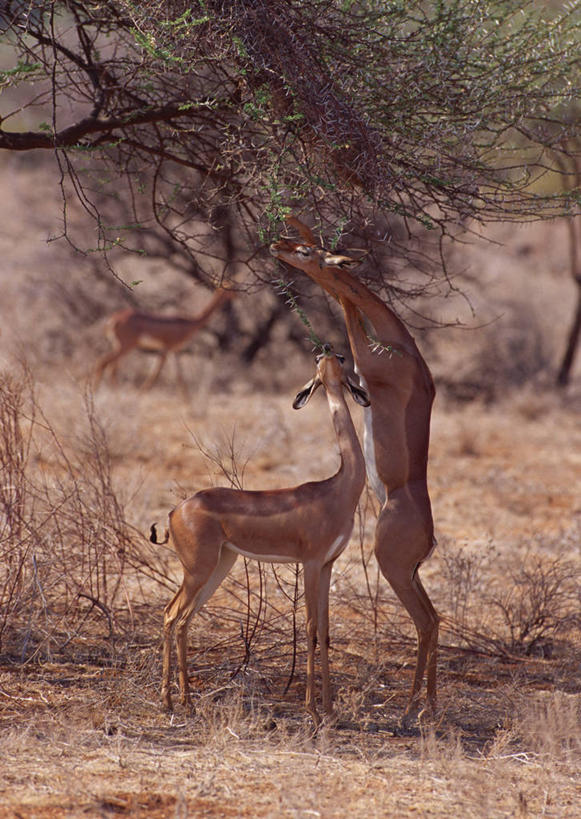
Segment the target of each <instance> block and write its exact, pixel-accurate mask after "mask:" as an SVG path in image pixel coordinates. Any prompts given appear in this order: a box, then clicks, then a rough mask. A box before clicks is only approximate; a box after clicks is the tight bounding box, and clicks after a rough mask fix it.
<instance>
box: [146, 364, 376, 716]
mask: <svg viewBox="0 0 581 819" xmlns="http://www.w3.org/2000/svg"><path fill="white" fill-rule="evenodd" d="M321 384H322V385H323V386H324V387H325V391H326V396H327V401H328V404H329V410H330V412H331V416H332V419H333V425H334V427H335V433H336V435H337V443H338V445H339V451H340V456H341V464H340V467H339V470H338V472H337V473H336V474H335V475H333V476H332V477H330V478H327V479H326V480H323V481H318V482H309V483H305V484H301V485H300V486H297V487H293V488H291V489H279V490H273V491H263V492H250V491H241V490H236V489H228V488H214V489H208V490H204V491H201V492H198V493H197V494H196V495H194V496H193V497H191V498H189V499H188V500H185V501H183V502H182V503H181V504H180V505H179V506H178V507H176V508H175V509H174V510H173V512H172V513H171V514H170V528H169V533H171V539H172V542H173V545H174V547H175V549H176V551H177V553H178V556H179V558H180V560H181V562H182V565H183V568H184V580H183V582H182V585H181V588H180V589H179V591H178V592H177V594H176V595H175V597H174V599H173V600H172V601H171V602H170V603H169V604H168V606H167V607H166V610H165V620H164V650H163V682H162V699H163V702H164V704H165V705H166V707H168V708H171V696H170V691H169V685H170V667H171V636H172V631H173V627H174V625H175V626H176V642H177V650H178V665H179V677H180V689H181V699H182V702H183V703H184V704H187V703H189V699H190V694H189V684H188V674H187V662H186V641H187V627H188V623H189V621H190V618H191V616H192V615H193V614H194V613H195V612H197V611H199V610H200V608H201V607H202V606H203V605H204V603H205V602H206V601H207V600H208V599H209V598H210V597H211V595H212V594H213V592H214V591H215V590H216V589H217V588H218V586H219V585H220V583H221V582H222V580H223V579H224V578H225V577H226V575H227V574H228V572H229V571H230V569H231V568H232V566H233V564H234V562H235V561H236V558H237V556H238V555H239V554H242V555H244V556H245V557H250V558H252V559H253V560H259V561H264V562H270V563H302V564H303V566H304V577H305V579H304V583H305V600H306V608H307V643H308V658H307V694H306V703H305V705H306V709H307V711H308V712H309V714H310V715H311V716H312V718H313V720H314V722H315V725H318V724H319V721H320V719H319V715H318V712H317V709H316V706H315V698H314V662H315V645H316V642H317V637H318V641H319V646H320V661H321V676H322V691H323V707H324V710H325V712H326V713H327V714H328V715H330V714H331V713H332V702H331V689H330V683H329V666H328V633H329V610H328V605H329V585H330V581H331V570H332V567H333V563H334V561H335V560H336V559H337V557H338V556H339V555H340V554H341V553H342V551H343V550H344V549H345V547H346V546H347V543H348V541H349V538H350V536H351V532H352V529H353V521H354V515H355V508H356V506H357V503H358V501H359V497H360V495H361V492H362V491H363V487H364V485H365V461H364V458H363V453H362V451H361V446H360V444H359V439H358V438H357V433H356V431H355V427H354V425H353V421H352V419H351V415H350V413H349V409H348V407H347V404H346V401H345V398H344V395H343V388H346V389H348V390H349V392H350V393H351V395H352V396H353V398H354V400H355V401H357V403H359V404H362V405H363V406H366V405H367V403H368V398H367V393H366V391H365V390H362V389H361V388H360V387H359V386H358V385H356V384H354V383H353V382H352V381H350V380H349V378H348V377H346V376H345V374H344V373H343V370H342V366H341V363H340V361H339V357H338V356H335V355H334V354H333V353H332V352H331V351H330V349H328V350H327V351H326V353H325V354H324V355H322V356H320V357H319V359H318V364H317V371H316V374H315V377H314V378H313V379H311V381H309V383H308V384H306V385H305V387H304V388H303V389H302V390H301V391H300V392H299V393H298V395H297V397H296V398H295V401H294V404H293V406H294V407H295V409H299V408H301V407H303V406H304V405H305V404H306V403H307V402H308V400H309V399H310V397H311V396H312V394H313V393H314V391H315V390H316V389H317V387H319V386H320V385H321ZM169 533H168V534H169ZM151 537H152V540H153V541H154V542H157V538H156V535H155V524H154V525H153V526H152V533H151Z"/></svg>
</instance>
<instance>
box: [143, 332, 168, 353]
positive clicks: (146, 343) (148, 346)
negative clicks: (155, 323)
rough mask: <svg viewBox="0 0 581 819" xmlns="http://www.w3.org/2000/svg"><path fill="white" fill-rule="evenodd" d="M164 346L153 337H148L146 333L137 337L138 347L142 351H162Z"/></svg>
mask: <svg viewBox="0 0 581 819" xmlns="http://www.w3.org/2000/svg"><path fill="white" fill-rule="evenodd" d="M165 346H166V345H165V344H164V343H163V341H161V340H160V339H159V338H156V337H155V336H149V335H147V334H146V333H144V334H143V335H141V336H139V347H141V349H142V350H163V349H164V348H165Z"/></svg>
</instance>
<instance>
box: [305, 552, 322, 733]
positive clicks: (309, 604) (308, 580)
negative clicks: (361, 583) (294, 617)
mask: <svg viewBox="0 0 581 819" xmlns="http://www.w3.org/2000/svg"><path fill="white" fill-rule="evenodd" d="M319 579H320V569H319V568H318V567H317V568H314V567H312V566H306V565H305V602H306V609H307V693H306V697H305V708H306V710H307V712H308V713H309V714H310V715H311V717H312V718H313V722H314V723H315V728H318V727H319V725H320V723H321V718H320V717H319V714H318V712H317V708H316V705H315V648H316V646H317V622H318V603H319Z"/></svg>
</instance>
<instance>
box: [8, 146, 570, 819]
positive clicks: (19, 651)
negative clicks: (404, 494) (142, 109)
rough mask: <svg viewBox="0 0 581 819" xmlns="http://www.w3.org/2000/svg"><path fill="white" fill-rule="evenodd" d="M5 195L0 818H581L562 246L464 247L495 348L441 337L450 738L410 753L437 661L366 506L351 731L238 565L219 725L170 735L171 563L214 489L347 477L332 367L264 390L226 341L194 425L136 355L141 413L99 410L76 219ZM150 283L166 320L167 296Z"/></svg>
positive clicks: (339, 575)
mask: <svg viewBox="0 0 581 819" xmlns="http://www.w3.org/2000/svg"><path fill="white" fill-rule="evenodd" d="M2 174H3V179H4V184H5V190H10V191H11V192H10V195H9V196H7V197H5V198H4V201H3V204H2V215H1V218H0V251H1V255H0V258H1V259H2V263H1V264H2V267H1V275H2V288H3V303H2V307H1V309H2V332H3V334H2V337H1V341H2V353H1V356H2V360H1V369H2V400H1V412H2V419H1V420H2V453H3V458H4V461H3V472H4V474H3V478H2V492H3V496H2V501H3V515H4V518H3V520H2V524H1V525H2V528H1V540H0V543H1V548H2V551H3V557H2V559H3V561H4V574H3V586H2V589H1V595H2V597H1V599H0V602H1V603H2V609H1V611H2V622H1V623H0V628H1V629H2V631H1V638H2V645H1V651H2V654H1V655H0V663H1V665H0V721H1V722H0V725H1V733H0V747H1V751H2V755H3V758H4V764H3V765H2V766H1V770H0V802H1V806H0V816H23V817H33V816H38V817H50V816H115V815H121V816H122V815H131V816H152V817H155V816H160V817H161V816H174V815H175V816H225V817H228V816H269V817H270V816H282V817H287V816H288V817H309V816H322V817H342V816H365V817H368V816H378V817H379V816H407V815H408V814H419V815H426V816H446V817H448V816H451V815H455V814H456V815H459V816H463V817H473V816H474V817H476V816H478V817H480V816H486V817H501V816H502V817H505V816H554V817H574V816H579V815H580V814H581V784H580V781H579V777H578V771H579V766H580V761H581V725H580V719H579V718H580V715H581V708H580V660H581V638H580V635H579V577H580V565H581V564H580V553H579V544H580V534H581V428H580V422H579V417H580V416H579V410H580V407H581V373H580V371H579V366H577V370H576V372H575V373H574V382H573V384H572V385H571V387H570V388H569V389H568V390H567V391H565V392H561V393H559V394H557V393H556V392H555V390H554V389H553V387H552V378H553V377H554V370H555V367H556V362H557V360H558V355H559V353H560V352H561V350H562V347H563V344H564V338H565V333H566V329H567V326H568V322H569V320H570V312H571V310H572V302H573V296H574V292H573V291H574V288H573V285H572V284H571V282H570V281H569V280H568V278H567V271H566V265H567V258H566V251H567V248H566V234H565V231H564V228H563V226H562V225H560V224H558V223H557V224H554V225H550V226H535V227H532V228H527V229H526V230H525V229H524V228H523V229H520V230H516V231H515V229H514V228H510V229H503V228H502V227H500V228H498V229H497V230H496V232H495V238H497V239H500V240H502V241H503V242H504V244H503V245H497V244H487V245H481V246H479V247H478V248H472V249H467V248H463V249H462V254H463V259H462V266H463V267H465V268H466V269H469V270H470V272H471V275H472V281H471V282H469V283H468V284H467V287H468V290H469V291H471V292H470V296H471V300H472V302H473V304H474V306H475V307H476V310H477V321H476V322H473V323H479V324H481V325H482V326H481V327H480V329H476V330H472V331H466V330H461V331H454V332H452V331H440V332H439V333H433V332H431V333H429V334H421V335H419V336H418V341H419V343H420V346H421V349H422V351H423V353H424V355H425V357H426V359H427V360H428V362H429V364H430V366H431V367H432V369H433V371H434V374H435V376H436V380H437V385H438V387H439V396H438V399H437V401H436V405H435V410H434V418H433V427H432V444H431V453H430V473H429V474H430V487H431V494H432V500H433V507H434V517H435V522H436V533H437V537H438V542H439V543H438V548H437V549H436V551H435V553H434V555H433V557H432V558H431V559H430V561H429V562H428V563H427V564H426V565H425V566H424V567H423V568H422V572H421V574H422V578H423V581H424V584H425V586H426V588H427V589H428V591H429V593H430V595H431V596H432V599H433V600H434V603H435V604H436V606H437V608H438V610H439V612H440V613H441V615H442V628H441V649H440V657H439V712H438V715H437V718H436V720H435V722H434V723H433V724H432V723H427V722H420V724H419V725H418V729H417V731H412V732H410V733H407V734H406V733H403V732H402V731H401V730H400V728H399V719H400V716H401V714H402V711H403V709H404V707H405V703H406V697H407V693H408V690H409V685H410V682H411V674H412V671H413V661H414V656H415V638H414V634H413V630H412V628H410V623H409V620H408V618H407V617H406V616H405V614H404V613H403V611H402V609H401V607H400V606H399V605H398V604H397V603H396V601H395V599H394V596H393V595H392V593H391V591H390V589H389V588H388V586H387V584H386V583H385V582H384V581H383V580H382V579H381V578H378V576H377V569H376V564H375V560H374V558H373V554H372V533H373V524H374V517H375V513H376V508H375V506H374V503H373V500H372V499H371V498H370V497H365V498H364V499H363V502H362V506H361V512H360V515H359V517H358V520H357V522H356V526H355V530H354V535H353V539H352V542H351V544H350V546H349V548H348V549H347V550H346V552H345V553H344V554H343V556H342V557H341V558H340V559H339V561H338V562H337V564H336V567H335V571H334V576H333V584H332V593H331V595H332V596H331V640H332V650H331V663H332V669H331V670H332V681H333V687H334V695H335V700H336V710H337V723H336V725H334V726H323V728H322V729H321V730H320V731H319V733H318V734H317V735H316V736H313V733H312V726H311V724H310V721H309V719H308V718H307V717H306V716H305V715H304V714H303V711H302V700H303V697H304V681H305V653H304V645H305V640H304V633H303V632H304V630H303V612H302V601H301V599H300V585H299V587H298V590H297V587H296V585H295V575H294V571H293V569H292V568H284V569H280V570H277V574H276V576H275V575H273V573H272V571H271V569H270V568H268V569H266V570H264V571H263V572H261V573H259V572H258V570H257V568H256V566H249V567H248V569H246V567H245V566H244V564H243V562H242V561H241V560H240V561H239V562H238V563H237V565H236V567H235V570H234V572H233V573H232V577H231V578H230V579H229V580H228V581H227V582H226V583H225V584H224V585H223V587H222V588H221V589H220V590H219V591H218V592H217V594H216V595H215V597H214V598H213V599H212V601H211V605H209V606H208V607H207V609H206V611H205V612H204V613H203V615H201V616H200V617H198V618H197V619H196V620H194V621H193V622H192V625H191V627H190V639H189V646H190V668H191V674H192V679H191V682H192V689H193V692H194V702H195V706H196V710H195V714H190V713H186V712H184V711H183V709H181V708H180V707H176V711H175V713H174V715H173V716H169V715H167V714H165V713H164V712H163V711H162V710H161V707H160V704H159V685H160V672H161V668H160V666H161V663H160V628H161V622H162V611H163V607H164V605H165V604H166V602H167V601H168V600H169V598H170V597H171V595H172V593H173V590H174V589H175V588H176V584H177V583H179V580H180V572H179V565H178V563H177V561H176V560H175V558H174V557H173V555H172V553H171V551H169V550H168V549H167V548H164V547H156V548H153V547H152V546H151V544H149V542H148V540H147V535H148V533H149V526H150V524H151V523H152V522H153V521H158V522H159V523H160V524H161V525H162V526H163V524H164V522H165V519H166V515H167V512H168V511H169V510H170V509H171V508H172V507H173V506H174V505H175V503H176V502H177V501H178V500H179V499H181V498H182V497H184V496H186V495H187V494H189V493H191V492H193V491H195V490H196V489H199V488H201V487H205V486H209V485H211V484H213V483H216V482H218V483H222V484H224V483H227V482H228V481H229V480H232V481H234V482H236V481H238V482H243V484H244V486H245V487H246V488H268V487H276V486H285V485H293V484H295V483H299V482H301V481H303V480H309V479H319V478H322V477H325V476H327V475H330V474H331V473H332V472H333V470H334V469H335V468H336V466H337V462H338V459H337V455H336V451H335V448H334V441H333V436H332V430H331V425H330V421H329V418H328V413H327V408H326V403H325V401H324V399H323V397H322V395H321V396H318V397H317V399H316V400H314V401H313V402H311V404H310V405H309V406H308V407H307V408H305V409H304V410H302V411H301V412H298V413H297V412H294V411H293V410H292V409H291V401H292V398H293V396H294V393H295V392H296V390H297V389H298V388H299V387H300V386H301V385H302V384H303V383H304V382H305V381H306V380H307V379H308V378H309V377H310V375H311V362H310V360H309V359H308V357H306V356H305V357H301V356H300V355H298V354H297V353H292V354H290V355H289V357H288V360H284V359H283V360H281V358H280V357H278V358H276V359H275V364H274V366H273V363H272V361H271V360H270V359H269V357H268V355H264V356H263V357H262V358H261V359H259V360H258V361H257V362H256V364H255V365H253V367H252V368H249V369H248V370H242V369H241V368H240V365H239V363H238V361H237V360H236V358H235V356H230V357H228V356H224V357H220V356H219V354H218V352H217V351H216V349H215V348H214V347H213V346H212V342H211V339H210V338H209V337H203V338H200V339H198V340H197V341H196V342H194V343H193V344H192V349H193V353H192V355H191V356H189V355H188V356H185V357H184V362H183V363H184V365H185V364H186V363H187V367H186V368H185V369H186V371H187V372H188V379H189V381H190V384H191V385H192V388H191V396H190V398H189V400H186V399H185V398H184V397H183V396H182V395H181V394H180V393H179V391H178V390H177V389H176V387H175V384H174V379H173V371H172V369H171V365H170V366H169V367H168V368H167V372H165V373H164V375H163V376H162V379H161V381H160V384H159V386H158V387H156V388H154V389H153V390H152V391H151V392H149V393H140V392H139V391H138V389H137V388H136V386H137V384H138V382H139V379H140V378H142V377H143V375H144V374H145V372H146V370H147V368H148V367H149V366H151V364H152V361H151V359H150V357H147V356H141V357H140V356H139V354H134V355H133V356H132V358H131V360H130V359H127V360H126V362H125V363H124V364H123V365H122V378H121V383H120V386H119V387H117V388H114V387H112V386H110V385H109V384H108V383H106V384H104V385H103V386H102V388H101V389H100V390H99V391H98V393H97V394H96V395H95V396H92V395H91V394H90V392H89V393H87V390H86V376H87V374H88V372H89V371H90V369H91V367H92V366H93V363H94V361H95V360H96V357H97V355H98V353H99V352H102V351H103V350H104V349H105V344H104V341H103V340H102V331H101V327H100V325H99V324H95V325H93V326H87V327H86V326H83V323H84V319H83V317H82V315H81V317H80V318H79V316H78V315H77V316H76V317H75V303H74V302H75V299H74V294H75V293H76V292H77V288H80V287H81V285H79V284H78V283H79V281H81V282H82V283H83V284H82V286H83V288H84V292H86V291H87V289H88V290H89V291H91V286H90V283H91V278H90V272H87V271H86V270H85V271H83V264H84V263H85V262H84V260H83V259H82V258H81V257H78V258H77V261H71V258H70V256H67V255H66V254H64V251H62V249H60V246H59V245H58V243H57V244H53V245H46V243H45V239H46V236H47V234H48V232H49V231H50V227H49V226H50V224H51V219H54V218H56V214H57V211H56V209H57V208H58V203H56V204H54V206H53V205H52V199H51V198H50V196H49V194H48V192H47V191H48V190H49V189H48V188H47V189H45V188H44V187H43V186H44V185H47V184H48V182H47V181H46V179H45V176H44V175H43V173H40V172H38V171H37V169H35V168H28V169H27V170H26V171H25V170H23V166H22V164H17V163H15V162H12V161H10V162H8V161H6V162H5V164H4V165H3V166H2ZM49 181H50V180H49ZM41 202H42V204H41ZM31 213H33V214H35V218H34V219H33V220H31V219H30V218H29V216H30V214H31ZM132 272H134V271H132ZM140 272H141V273H142V271H140ZM145 272H146V273H147V270H146V271H145ZM131 278H143V279H144V284H143V292H144V293H145V296H146V297H147V296H148V287H151V288H152V289H153V288H154V287H158V288H159V287H161V286H165V282H166V279H164V278H163V273H162V278H161V284H160V276H159V275H158V276H157V278H156V279H155V284H152V283H151V282H149V281H148V277H147V275H143V273H142V275H132V276H131ZM475 282H476V283H478V282H479V283H484V284H485V285H486V287H485V289H484V290H482V291H481V290H480V289H479V288H478V287H476V286H475ZM186 285H187V283H186ZM180 286H181V287H183V285H180ZM97 291H98V287H97V284H96V285H95V299H98V296H99V293H98V292H97ZM78 292H80V290H79V291H78ZM181 292H186V293H187V286H186V287H185V288H183V290H182V291H181ZM71 294H72V295H71ZM206 298H207V296H205V295H204V294H196V298H195V299H193V300H192V301H191V309H192V310H194V311H195V309H196V308H199V307H200V306H201V305H202V304H203V302H204V300H205V299H206ZM240 298H242V299H246V300H247V302H248V305H247V308H245V309H246V310H247V312H249V313H251V311H252V303H251V297H250V296H241V297H240ZM187 303H188V305H190V302H189V300H188V302H187ZM81 306H84V308H86V301H85V302H83V305H81ZM81 306H80V307H79V309H81ZM182 309H183V305H182ZM447 309H448V310H449V309H450V308H447ZM67 310H70V318H68V319H67V318H66V316H67V312H66V311H67ZM81 312H82V311H81ZM443 317H445V318H449V315H446V316H443ZM492 319H495V321H494V322H493V323H492V324H491V323H490V322H491V321H492ZM85 323H86V322H85ZM64 324H66V325H67V326H64ZM71 327H72V328H73V333H72V334H71ZM71 335H72V341H71ZM307 349H308V347H307ZM277 355H279V353H277ZM130 361H131V363H130ZM467 398H470V399H471V400H467ZM460 399H462V400H460ZM353 414H354V417H355V419H356V422H357V424H360V423H361V416H360V411H359V410H358V409H354V410H353ZM247 571H248V576H249V581H250V582H249V585H248V584H247V582H246V581H247V578H246V573H247ZM248 589H249V590H248ZM297 595H298V597H299V599H298V605H296V606H295V604H294V603H295V598H296V597H297ZM295 635H296V662H295V661H294V660H293V642H294V639H295ZM293 664H294V665H295V667H294V669H293ZM289 680H290V685H288V683H289ZM287 687H288V690H287Z"/></svg>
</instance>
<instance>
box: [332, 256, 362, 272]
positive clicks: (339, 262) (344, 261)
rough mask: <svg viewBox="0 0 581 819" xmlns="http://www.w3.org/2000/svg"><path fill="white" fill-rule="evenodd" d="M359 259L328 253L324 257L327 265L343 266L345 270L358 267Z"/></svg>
mask: <svg viewBox="0 0 581 819" xmlns="http://www.w3.org/2000/svg"><path fill="white" fill-rule="evenodd" d="M359 263H360V262H359V259H352V258H351V257H350V256H333V255H331V254H328V255H327V256H325V258H324V259H323V265H324V266H325V267H341V268H343V270H348V269H349V268H350V267H357V265H358V264H359Z"/></svg>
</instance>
